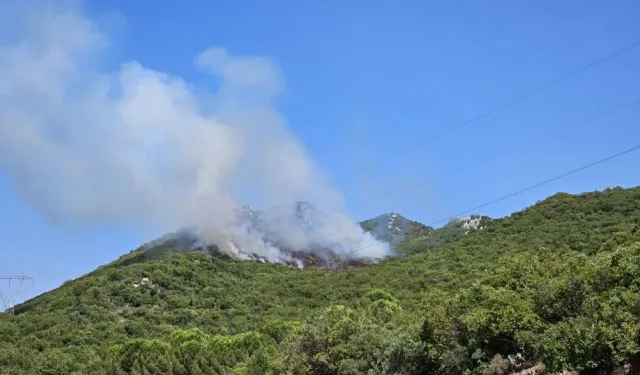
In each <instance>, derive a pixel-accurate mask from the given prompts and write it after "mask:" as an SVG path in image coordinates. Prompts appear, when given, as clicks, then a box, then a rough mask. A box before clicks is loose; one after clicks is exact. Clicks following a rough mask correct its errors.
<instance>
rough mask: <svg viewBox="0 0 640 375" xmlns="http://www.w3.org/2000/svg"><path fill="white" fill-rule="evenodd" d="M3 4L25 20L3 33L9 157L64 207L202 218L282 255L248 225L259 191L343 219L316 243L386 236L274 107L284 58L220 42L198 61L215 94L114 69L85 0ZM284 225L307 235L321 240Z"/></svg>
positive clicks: (166, 218) (178, 223) (2, 137)
mask: <svg viewBox="0 0 640 375" xmlns="http://www.w3.org/2000/svg"><path fill="white" fill-rule="evenodd" d="M5 4H6V3H5ZM52 4H53V5H52ZM0 13H2V14H3V19H7V20H9V19H10V20H11V21H12V22H11V24H10V26H6V25H8V24H5V29H6V28H8V27H10V29H11V30H3V34H4V36H3V38H2V40H0V43H1V44H0V168H1V169H2V170H3V171H4V172H6V173H7V174H8V175H9V176H10V179H11V181H12V182H13V183H14V184H15V186H16V189H17V190H18V191H19V193H20V194H22V196H23V197H24V198H25V199H27V200H28V201H30V202H31V203H32V204H34V205H35V206H37V207H38V208H40V209H41V210H43V212H45V213H46V214H47V215H48V216H50V217H51V218H53V219H56V220H61V221H66V222H75V223H83V224H95V225H98V224H103V223H119V224H127V225H138V224H145V225H149V224H150V225H153V226H155V227H156V228H158V229H159V230H167V231H170V230H174V229H176V228H179V227H193V228H196V229H197V231H198V233H200V235H201V236H202V237H203V240H204V241H205V242H210V243H216V244H218V245H219V246H222V247H223V249H224V250H225V251H227V252H229V253H234V248H235V246H236V245H237V246H242V247H243V248H252V249H253V250H252V251H257V252H258V253H261V255H263V256H265V257H266V258H267V259H277V258H278V257H279V256H281V254H278V249H275V248H273V247H270V246H266V245H264V244H262V243H261V242H260V240H259V238H254V237H252V236H251V235H246V231H242V230H239V229H238V228H236V227H234V220H235V214H234V210H235V209H236V208H237V207H239V206H240V205H241V204H243V203H246V200H247V199H249V197H250V198H251V199H252V200H253V202H254V203H257V204H259V205H260V206H262V207H270V206H271V205H275V204H280V203H291V202H294V201H297V200H307V201H310V202H313V203H314V205H316V206H317V207H319V208H320V209H321V210H322V211H325V212H326V213H327V214H328V215H329V216H330V217H331V218H332V220H331V221H330V222H327V223H325V225H324V226H322V227H321V228H319V229H318V230H317V231H316V232H315V234H314V238H313V241H316V242H318V241H320V242H324V243H326V244H335V243H339V244H341V245H342V246H343V248H344V250H345V251H348V250H351V249H354V248H360V247H364V246H369V245H371V244H373V243H374V240H373V239H372V238H370V237H369V236H368V235H365V234H364V233H363V232H362V230H361V228H360V227H359V225H358V224H357V223H355V222H354V221H353V220H352V219H351V218H349V217H348V216H347V215H346V214H345V213H344V210H343V208H342V207H343V202H342V198H341V196H340V194H339V193H337V192H336V191H334V190H332V189H331V188H330V186H329V183H328V181H327V178H326V177H325V176H324V175H323V173H322V171H321V170H320V168H319V167H318V166H317V165H315V164H314V163H313V162H312V160H311V159H310V158H309V156H308V155H307V153H306V152H305V149H304V147H303V146H302V145H301V144H300V142H298V140H296V139H295V138H294V137H293V136H292V134H291V133H290V132H289V131H288V129H287V124H286V122H285V120H284V118H283V117H282V115H281V114H280V113H278V111H277V110H276V109H275V108H274V105H273V99H274V98H275V97H276V96H277V95H278V94H279V93H280V92H281V91H282V90H283V88H284V87H283V82H282V79H281V75H280V72H279V71H278V69H277V67H276V65H275V64H274V62H273V61H272V60H270V59H268V58H264V57H256V56H248V57H243V56H234V55H233V54H231V53H230V52H228V51H227V50H225V49H224V48H220V47H212V48H209V49H206V50H205V51H203V52H202V53H200V54H199V55H198V56H196V57H195V58H194V66H195V67H196V68H197V69H198V70H199V71H200V72H201V73H202V74H210V75H213V76H215V77H217V78H218V79H219V83H220V84H219V86H218V87H217V88H216V91H215V92H210V93H204V94H203V93H202V91H201V90H199V89H196V88H195V87H194V86H193V85H192V84H190V83H189V82H186V81H185V80H184V79H182V78H180V77H177V76H172V75H170V74H166V73H163V72H160V71H157V70H153V69H151V68H148V67H144V66H142V65H141V64H140V63H138V62H137V61H129V62H123V63H122V64H121V66H120V67H119V68H118V69H115V70H113V71H105V70H104V69H102V68H101V66H102V65H104V64H102V62H103V60H102V59H103V58H105V57H107V56H108V55H107V53H108V50H109V44H110V38H109V36H108V35H106V34H105V33H103V32H102V31H101V30H100V29H99V27H98V25H97V24H96V23H95V22H93V21H92V20H91V19H90V18H89V17H87V16H85V15H84V14H83V13H82V11H81V7H80V6H78V5H77V4H75V3H73V2H72V3H66V4H62V5H61V4H54V3H46V5H45V2H36V3H34V4H31V6H24V7H16V6H13V7H10V6H8V5H2V6H0ZM7 33H9V34H7ZM5 36H6V37H5ZM167 53H170V51H167ZM280 231H281V232H282V233H279V234H280V235H282V236H283V237H284V238H287V239H288V240H289V241H290V242H291V243H292V244H294V245H296V246H306V245H308V242H309V241H311V239H309V238H306V237H304V236H302V237H301V236H300V235H299V233H297V232H295V230H293V229H292V228H287V227H286V226H284V227H282V228H280ZM231 240H233V243H234V244H235V245H234V244H232V243H231ZM256 249H258V250H256ZM387 252H388V248H387V246H386V245H383V244H380V245H376V246H371V247H368V248H367V249H365V250H362V252H360V253H358V254H356V255H359V256H370V257H380V256H384V255H386V254H387Z"/></svg>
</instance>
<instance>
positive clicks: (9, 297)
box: [0, 276, 33, 314]
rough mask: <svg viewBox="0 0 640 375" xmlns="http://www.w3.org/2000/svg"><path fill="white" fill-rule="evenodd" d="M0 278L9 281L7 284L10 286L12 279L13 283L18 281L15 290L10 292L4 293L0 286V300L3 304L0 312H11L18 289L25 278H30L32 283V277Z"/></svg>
mask: <svg viewBox="0 0 640 375" xmlns="http://www.w3.org/2000/svg"><path fill="white" fill-rule="evenodd" d="M0 280H7V281H8V282H9V286H11V281H13V282H14V284H15V283H16V282H17V283H18V287H17V288H15V290H14V291H13V293H11V294H8V293H5V292H4V291H3V290H2V287H1V286H0V300H2V305H3V306H4V308H3V309H2V311H0V313H2V312H4V313H9V314H13V311H14V310H13V309H14V306H15V304H16V303H15V302H16V298H17V297H18V294H19V293H20V289H21V288H22V285H23V284H24V282H25V281H27V280H30V281H31V282H32V283H33V278H31V277H29V276H0Z"/></svg>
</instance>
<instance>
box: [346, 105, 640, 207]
mask: <svg viewBox="0 0 640 375" xmlns="http://www.w3.org/2000/svg"><path fill="white" fill-rule="evenodd" d="M639 102H640V97H638V98H635V99H633V100H630V101H627V102H624V103H622V104H620V105H616V106H614V107H611V108H608V109H606V110H604V111H601V112H598V113H596V114H595V115H593V116H589V117H587V118H585V119H582V120H580V121H577V122H572V123H569V124H567V125H564V126H561V127H559V128H556V129H553V130H551V131H549V132H547V133H544V134H542V135H539V136H536V137H533V138H531V139H529V140H527V141H524V142H522V143H519V144H516V145H513V146H511V147H508V148H505V149H503V150H500V151H497V152H495V153H493V154H490V155H487V156H483V158H484V159H487V158H494V157H498V156H502V155H505V154H508V153H510V152H512V151H515V150H518V149H521V148H523V147H526V146H530V145H532V144H534V143H536V142H539V141H542V140H544V139H547V138H550V137H552V136H555V135H557V134H559V133H561V132H563V131H566V130H568V129H570V128H573V127H575V126H578V125H583V124H586V123H588V122H591V121H594V120H597V119H600V118H603V117H605V116H608V115H610V114H612V113H615V112H617V111H619V110H622V109H624V108H627V107H629V106H631V105H634V104H637V103H639ZM472 166H473V165H471V164H469V163H465V164H462V165H459V166H457V167H454V168H450V169H448V170H444V171H442V172H441V173H438V174H437V175H436V177H437V178H442V177H447V176H452V175H454V174H455V173H459V172H461V171H463V170H465V169H468V168H470V167H472ZM433 180H434V178H433V177H430V178H425V179H422V180H420V181H417V182H414V183H411V184H407V185H404V186H401V187H399V188H394V189H393V190H394V191H395V192H397V191H402V190H408V189H412V188H416V187H418V186H422V185H424V184H426V183H428V182H431V181H433ZM371 202H372V201H364V202H359V203H358V205H365V204H368V203H371Z"/></svg>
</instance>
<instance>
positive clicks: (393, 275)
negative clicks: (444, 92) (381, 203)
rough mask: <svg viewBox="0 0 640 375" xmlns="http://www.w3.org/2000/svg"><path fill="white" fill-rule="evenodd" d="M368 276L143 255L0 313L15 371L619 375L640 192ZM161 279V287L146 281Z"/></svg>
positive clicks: (544, 206)
mask: <svg viewBox="0 0 640 375" xmlns="http://www.w3.org/2000/svg"><path fill="white" fill-rule="evenodd" d="M480 222H481V226H482V227H483V229H481V230H475V231H467V230H465V229H464V228H462V227H461V226H460V225H461V224H460V222H458V221H454V222H451V223H449V224H448V225H446V226H445V227H443V228H438V229H432V228H428V227H424V228H422V229H420V228H421V227H419V226H416V227H415V228H417V229H416V232H415V233H414V234H413V235H412V236H409V238H408V239H407V240H406V241H405V242H404V243H402V244H401V245H400V246H399V249H400V250H401V252H402V253H404V254H411V255H408V256H406V257H403V258H399V259H390V260H386V261H384V262H381V263H379V264H376V265H374V266H371V267H361V268H351V269H347V270H339V271H322V270H298V269H293V268H288V267H285V266H282V265H274V264H262V263H258V262H248V261H235V260H232V259H222V258H219V257H213V256H210V255H208V254H205V253H201V252H186V251H182V250H184V249H174V250H176V251H172V250H171V249H164V250H163V252H162V253H161V254H153V256H150V255H148V254H145V253H144V252H142V251H140V250H137V251H134V252H132V253H130V254H127V255H125V256H123V257H121V258H120V259H119V260H117V261H116V262H114V263H112V264H109V265H105V266H102V267H100V268H98V269H97V270H95V271H93V272H91V273H90V274H88V275H85V276H83V277H81V278H79V279H77V280H74V281H71V282H67V283H65V284H64V285H63V286H61V287H60V288H58V289H56V290H54V291H51V292H49V293H46V294H43V295H41V296H38V297H36V298H34V299H32V300H29V301H27V302H25V303H24V304H21V305H19V306H16V307H15V315H8V314H2V315H0V369H1V370H2V371H1V373H2V374H10V375H13V374H113V375H128V374H136V375H137V374H157V375H162V374H176V375H190V374H246V375H250V374H251V375H252V374H290V375H293V374H323V375H324V374H327V375H328V374H400V375H409V374H451V375H453V374H486V373H495V374H497V373H500V374H502V373H505V372H507V371H510V370H511V367H512V365H511V364H510V363H508V362H509V361H508V360H507V358H508V356H514V355H516V354H518V353H520V354H521V355H522V356H523V357H524V358H525V365H532V364H535V363H541V364H542V365H544V366H545V368H546V369H547V370H549V371H560V370H577V371H585V372H586V371H592V370H597V369H599V370H605V371H609V370H611V369H613V368H615V367H617V366H619V365H621V364H623V363H626V362H628V361H630V360H631V359H632V358H634V357H635V356H636V355H638V353H640V331H639V328H638V327H640V230H639V229H638V224H639V223H640V188H634V189H626V190H625V189H620V188H616V189H607V190H605V191H603V192H594V193H588V194H580V195H569V194H556V195H555V196H553V197H551V198H549V199H547V200H545V201H543V202H540V203H538V204H536V205H535V206H532V207H529V208H527V209H526V210H523V211H522V212H519V213H515V214H513V215H511V216H510V217H507V218H503V219H498V220H492V221H490V220H488V219H482V218H481V220H480ZM147 279H148V282H147V281H145V280H147Z"/></svg>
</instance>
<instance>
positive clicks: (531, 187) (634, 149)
mask: <svg viewBox="0 0 640 375" xmlns="http://www.w3.org/2000/svg"><path fill="white" fill-rule="evenodd" d="M638 149H640V145H637V146H635V147H631V148H629V149H627V150H624V151H622V152H619V153H617V154H615V155H611V156H608V157H606V158H604V159H600V160H598V161H596V162H593V163H591V164H587V165H584V166H582V167H580V168H577V169H574V170H571V171H569V172H566V173H563V174H561V175H558V176H555V177H553V178H550V179H548V180H544V181H542V182H539V183H537V184H535V185H531V186H529V187H526V188H524V189H521V190H517V191H515V192H513V193H510V194H507V195H504V196H502V197H500V198H497V199H494V200H492V201H489V202H486V203H483V204H481V205H479V206H476V207H473V208H471V209H468V210H465V211H462V212H458V213H457V214H455V215H453V216H449V217H447V218H445V219H442V220H438V221H434V222H432V223H430V224H429V226H433V225H436V224H440V223H442V222H445V221H448V220H449V219H450V218H452V217H458V216H460V215H465V214H468V213H471V212H473V211H475V210H478V209H480V208H484V207H487V206H490V205H492V204H495V203H498V202H501V201H503V200H505V199H508V198H511V197H514V196H516V195H519V194H522V193H524V192H527V191H529V190H533V189H535V188H538V187H540V186H542V185H546V184H548V183H550V182H553V181H557V180H559V179H561V178H564V177H567V176H569V175H572V174H574V173H577V172H580V171H583V170H585V169H587V168H591V167H594V166H596V165H598V164H602V163H604V162H607V161H609V160H611V159H615V158H617V157H619V156H622V155H625V154H628V153H630V152H633V151H636V150H638ZM382 243H385V241H380V242H376V243H374V244H372V245H368V246H364V247H361V248H359V249H356V250H353V251H350V252H348V253H346V255H349V254H353V253H357V252H359V251H362V250H364V249H368V248H370V247H373V246H377V245H380V244H382Z"/></svg>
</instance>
